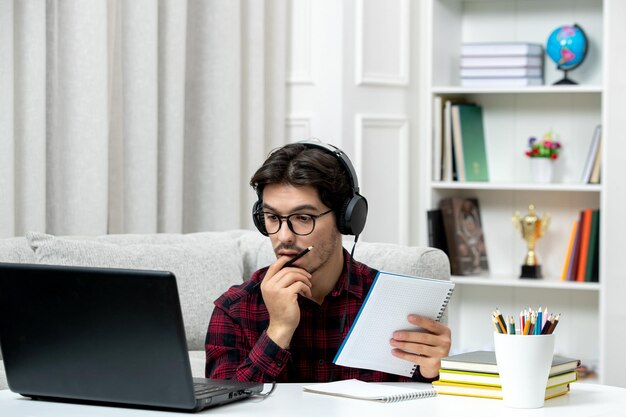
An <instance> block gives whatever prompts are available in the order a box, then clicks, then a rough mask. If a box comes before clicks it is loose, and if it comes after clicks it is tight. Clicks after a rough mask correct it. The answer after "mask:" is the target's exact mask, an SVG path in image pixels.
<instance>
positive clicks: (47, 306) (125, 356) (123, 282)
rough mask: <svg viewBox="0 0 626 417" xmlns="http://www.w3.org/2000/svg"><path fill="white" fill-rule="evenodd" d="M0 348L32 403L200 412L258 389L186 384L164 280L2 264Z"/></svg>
mask: <svg viewBox="0 0 626 417" xmlns="http://www.w3.org/2000/svg"><path fill="white" fill-rule="evenodd" d="M0 346H1V348H2V357H3V359H4V365H5V370H6V376H7V380H8V384H9V388H10V389H11V390H12V391H14V392H16V393H19V394H21V395H23V396H26V397H32V398H35V399H49V400H62V401H78V402H87V403H105V404H116V405H122V406H132V407H147V408H166V409H177V410H186V411H198V410H200V409H203V408H206V407H212V406H216V405H220V404H224V403H228V402H232V401H237V400H240V399H244V398H247V397H250V396H251V395H254V394H255V393H258V392H260V391H261V390H262V389H263V384H261V383H249V382H236V381H222V380H209V379H204V378H193V377H192V374H191V366H190V363H189V356H188V349H187V340H186V337H185V329H184V327H183V318H182V313H181V310H180V301H179V298H178V290H177V286H176V279H175V277H174V275H173V274H172V273H171V272H163V271H139V270H125V269H108V268H87V267H69V266H51V265H30V264H2V263H0Z"/></svg>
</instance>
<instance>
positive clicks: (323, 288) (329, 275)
mask: <svg viewBox="0 0 626 417" xmlns="http://www.w3.org/2000/svg"><path fill="white" fill-rule="evenodd" d="M343 266H344V258H343V247H342V249H341V250H340V251H337V254H336V255H335V256H333V257H332V258H331V259H329V260H328V262H327V263H326V264H324V265H323V266H322V267H321V268H320V269H318V270H317V271H315V273H314V274H313V281H314V282H315V283H316V284H315V285H314V286H313V289H312V296H313V297H312V298H313V301H315V302H316V303H317V304H320V305H321V304H322V303H323V302H324V298H326V296H327V295H328V294H329V293H330V292H331V291H332V290H333V289H334V288H335V286H336V285H337V281H339V278H340V277H341V273H342V272H343Z"/></svg>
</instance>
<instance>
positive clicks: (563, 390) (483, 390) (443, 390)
mask: <svg viewBox="0 0 626 417" xmlns="http://www.w3.org/2000/svg"><path fill="white" fill-rule="evenodd" d="M433 387H434V389H435V391H436V392H437V394H443V395H462V396H466V397H480V398H492V399H496V400H501V399H502V388H500V387H487V386H482V385H471V384H457V383H452V382H443V381H434V382H433ZM568 392H569V384H563V385H557V386H554V387H550V388H546V396H545V399H546V400H549V399H550V398H554V397H558V396H560V395H564V394H567V393H568Z"/></svg>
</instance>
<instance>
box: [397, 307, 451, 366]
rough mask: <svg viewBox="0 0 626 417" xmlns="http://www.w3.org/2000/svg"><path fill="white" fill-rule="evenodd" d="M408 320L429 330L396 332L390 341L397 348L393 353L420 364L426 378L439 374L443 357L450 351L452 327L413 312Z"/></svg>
mask: <svg viewBox="0 0 626 417" xmlns="http://www.w3.org/2000/svg"><path fill="white" fill-rule="evenodd" d="M408 321H409V323H411V324H414V325H416V326H420V327H422V328H423V329H424V330H426V331H427V332H423V331H410V330H401V331H397V332H394V334H393V339H391V341H390V343H391V346H393V347H394V348H395V349H393V350H392V351H391V353H392V354H393V355H394V356H397V357H398V358H402V359H406V360H407V361H410V362H413V363H416V364H418V365H419V366H420V373H421V374H422V376H423V377H424V378H434V377H436V376H437V375H439V368H440V367H441V358H445V357H446V356H448V354H449V353H450V344H451V339H450V328H448V326H446V325H444V324H441V323H439V322H437V321H435V320H432V319H429V318H426V317H422V316H416V315H413V314H412V315H410V316H409V317H408Z"/></svg>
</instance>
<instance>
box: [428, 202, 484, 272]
mask: <svg viewBox="0 0 626 417" xmlns="http://www.w3.org/2000/svg"><path fill="white" fill-rule="evenodd" d="M439 208H440V209H441V216H442V218H443V226H444V229H445V234H446V241H447V245H448V258H450V269H451V272H452V275H473V274H480V273H482V272H487V271H489V262H488V259H487V247H486V245H485V238H484V235H483V228H482V222H481V219H480V210H479V208H478V200H477V199H475V198H462V197H449V198H444V199H442V200H441V201H440V202H439Z"/></svg>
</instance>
